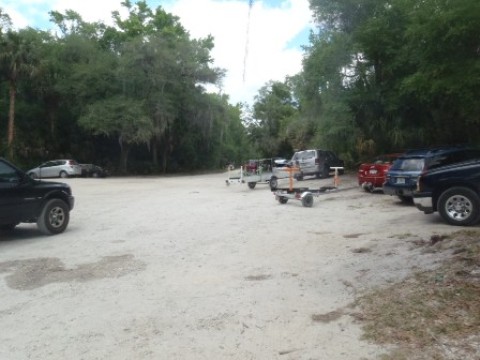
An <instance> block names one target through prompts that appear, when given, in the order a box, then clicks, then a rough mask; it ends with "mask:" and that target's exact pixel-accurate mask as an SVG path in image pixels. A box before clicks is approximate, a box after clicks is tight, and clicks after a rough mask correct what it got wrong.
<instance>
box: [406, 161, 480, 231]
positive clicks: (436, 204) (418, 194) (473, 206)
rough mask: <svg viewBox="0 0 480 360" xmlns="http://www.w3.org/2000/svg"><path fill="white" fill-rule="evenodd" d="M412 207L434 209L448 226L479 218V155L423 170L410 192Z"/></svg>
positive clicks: (427, 212) (474, 222)
mask: <svg viewBox="0 0 480 360" xmlns="http://www.w3.org/2000/svg"><path fill="white" fill-rule="evenodd" d="M413 201H414V203H415V206H416V207H417V208H418V209H419V210H421V211H423V212H424V213H425V214H432V213H434V212H435V211H438V212H439V213H440V216H441V217H442V218H443V220H445V221H446V222H447V223H449V224H451V225H474V224H477V223H478V222H479V221H480V158H477V159H474V160H468V161H465V162H461V163H456V164H453V165H446V166H442V167H437V168H434V169H431V170H427V171H424V172H423V173H422V174H421V175H420V177H419V179H418V184H417V189H416V191H415V192H414V193H413Z"/></svg>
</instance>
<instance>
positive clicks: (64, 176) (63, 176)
mask: <svg viewBox="0 0 480 360" xmlns="http://www.w3.org/2000/svg"><path fill="white" fill-rule="evenodd" d="M59 175H60V177H61V178H62V179H66V178H68V174H67V173H66V172H65V171H60V174H59Z"/></svg>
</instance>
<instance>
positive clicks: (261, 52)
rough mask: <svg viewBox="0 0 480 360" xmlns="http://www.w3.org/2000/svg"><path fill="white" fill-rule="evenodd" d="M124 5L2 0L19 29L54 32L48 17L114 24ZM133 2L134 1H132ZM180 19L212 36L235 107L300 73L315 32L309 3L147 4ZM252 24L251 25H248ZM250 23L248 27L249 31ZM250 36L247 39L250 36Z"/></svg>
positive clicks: (158, 0)
mask: <svg viewBox="0 0 480 360" xmlns="http://www.w3.org/2000/svg"><path fill="white" fill-rule="evenodd" d="M121 2H122V1H121V0H0V7H1V8H2V9H3V10H4V11H6V13H7V14H9V15H10V17H11V18H12V20H13V23H14V25H15V26H16V27H17V28H23V27H26V26H31V27H34V28H39V29H44V30H47V29H51V28H52V27H53V25H52V24H51V23H50V22H49V15H48V12H49V11H51V10H57V11H60V12H63V11H65V9H72V10H75V11H77V12H78V13H79V14H80V15H81V16H82V18H83V19H84V20H86V21H98V20H102V21H103V22H105V23H111V12H112V11H113V10H122V6H121V5H120V3H121ZM132 3H135V1H132ZM147 3H148V4H149V6H150V8H151V9H156V8H157V7H158V6H161V7H162V8H163V9H164V10H166V11H167V12H169V13H172V14H174V15H176V16H178V17H179V18H180V22H181V24H182V25H183V27H184V28H185V29H187V31H189V32H190V35H191V37H193V38H204V37H206V36H207V35H209V34H211V35H212V36H213V37H214V39H215V48H214V49H213V51H212V53H211V55H212V58H213V59H214V66H217V67H221V68H224V69H226V70H227V75H226V78H225V79H224V82H223V88H222V89H221V91H222V92H223V93H225V94H228V95H229V96H230V100H231V103H232V104H236V103H237V102H246V103H249V104H252V102H253V97H254V96H255V95H256V94H257V93H258V90H259V89H260V87H262V86H263V85H265V83H266V82H268V81H269V80H279V81H283V80H284V78H285V76H287V75H294V74H296V73H298V72H300V70H301V61H302V56H303V51H302V49H301V46H302V45H308V35H309V31H310V28H311V27H312V21H311V19H312V17H311V15H312V14H311V11H310V9H309V1H308V0H255V1H253V7H252V9H251V11H250V18H249V16H248V15H249V6H248V3H249V1H248V0H147ZM249 19H250V20H249ZM248 24H249V26H248ZM247 34H248V37H247Z"/></svg>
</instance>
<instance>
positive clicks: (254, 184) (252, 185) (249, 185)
mask: <svg viewBox="0 0 480 360" xmlns="http://www.w3.org/2000/svg"><path fill="white" fill-rule="evenodd" d="M256 185H257V183H256V182H249V183H248V187H249V188H250V189H252V190H253V189H255V186H256Z"/></svg>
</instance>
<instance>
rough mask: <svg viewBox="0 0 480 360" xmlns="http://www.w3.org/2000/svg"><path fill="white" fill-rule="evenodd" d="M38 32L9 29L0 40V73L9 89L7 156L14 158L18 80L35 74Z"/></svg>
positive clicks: (29, 29)
mask: <svg viewBox="0 0 480 360" xmlns="http://www.w3.org/2000/svg"><path fill="white" fill-rule="evenodd" d="M38 35H39V32H38V31H37V30H35V29H32V28H26V29H21V30H19V31H14V30H11V29H9V30H8V31H7V32H6V33H5V34H2V37H1V39H0V71H1V77H2V78H4V79H6V80H7V82H8V88H9V109H8V126H7V148H8V155H9V157H10V158H11V159H12V158H13V156H14V151H13V143H14V139H15V100H16V96H17V84H18V81H19V79H20V78H21V77H22V76H24V75H26V76H28V77H30V76H32V75H33V74H34V73H35V69H36V62H37V61H36V56H35V54H36V51H35V50H36V47H37V45H38V44H39V42H38V40H39V36H38Z"/></svg>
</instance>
